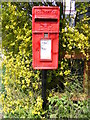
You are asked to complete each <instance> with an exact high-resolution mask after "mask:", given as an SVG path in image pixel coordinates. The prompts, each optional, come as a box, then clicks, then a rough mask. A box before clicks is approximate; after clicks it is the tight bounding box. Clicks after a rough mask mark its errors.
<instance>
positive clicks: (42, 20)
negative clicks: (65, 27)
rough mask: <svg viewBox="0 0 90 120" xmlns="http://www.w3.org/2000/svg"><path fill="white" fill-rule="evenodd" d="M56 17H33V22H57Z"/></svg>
mask: <svg viewBox="0 0 90 120" xmlns="http://www.w3.org/2000/svg"><path fill="white" fill-rule="evenodd" d="M57 21H58V19H56V18H53V19H50V18H35V22H57Z"/></svg>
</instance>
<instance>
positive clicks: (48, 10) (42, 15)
mask: <svg viewBox="0 0 90 120" xmlns="http://www.w3.org/2000/svg"><path fill="white" fill-rule="evenodd" d="M59 18H60V9H59V7H47V6H34V7H33V8H32V55H33V57H32V58H33V62H32V65H33V68H34V69H57V68H58V51H59Z"/></svg>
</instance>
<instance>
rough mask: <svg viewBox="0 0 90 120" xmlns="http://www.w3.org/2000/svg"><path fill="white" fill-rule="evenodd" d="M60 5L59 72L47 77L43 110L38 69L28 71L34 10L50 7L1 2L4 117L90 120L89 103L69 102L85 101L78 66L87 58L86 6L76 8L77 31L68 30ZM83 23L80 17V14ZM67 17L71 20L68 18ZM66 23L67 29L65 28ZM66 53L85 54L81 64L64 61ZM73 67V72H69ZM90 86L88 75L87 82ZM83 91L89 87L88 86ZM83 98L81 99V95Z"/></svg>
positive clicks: (72, 28) (73, 61) (89, 46)
mask: <svg viewBox="0 0 90 120" xmlns="http://www.w3.org/2000/svg"><path fill="white" fill-rule="evenodd" d="M56 4H57V6H60V7H61V9H60V13H61V15H63V17H61V16H60V26H61V27H60V38H59V41H60V44H59V46H60V50H59V56H60V58H59V65H58V66H59V67H58V69H57V70H53V71H51V70H48V73H47V76H48V77H47V100H48V101H47V106H46V110H43V109H42V103H43V101H42V98H41V88H42V87H41V82H42V81H41V78H42V74H41V71H40V70H37V71H36V70H33V68H32V7H33V6H35V5H36V6H37V5H41V6H42V5H45V6H48V5H49V6H51V5H53V6H54V4H53V3H50V2H49V3H48V2H47V3H41V2H40V3H38V2H35V3H33V2H32V3H23V2H22V3H19V2H17V3H15V2H12V3H10V2H8V3H7V2H4V3H2V39H3V41H2V46H3V53H4V55H5V58H4V61H3V64H2V67H3V77H2V78H3V80H2V91H1V96H0V99H1V102H2V109H3V113H4V117H5V118H17V117H18V118H60V117H62V118H65V117H66V118H89V117H90V115H89V110H88V100H78V102H77V101H76V102H74V101H72V99H73V97H77V98H78V97H79V96H80V95H81V94H83V93H84V94H83V96H82V97H83V98H86V96H87V89H86V90H85V91H84V90H83V86H82V79H83V76H82V73H83V72H82V71H83V68H82V70H81V74H78V73H79V72H78V71H79V68H78V65H79V66H80V65H81V67H82V64H83V62H86V68H87V70H88V67H87V61H88V59H89V54H88V51H89V48H90V44H89V38H90V33H89V24H88V21H89V19H90V18H89V17H88V16H86V14H84V13H86V11H87V9H86V8H87V7H89V4H88V3H77V5H78V6H79V7H77V8H76V11H77V17H76V21H78V22H76V26H75V27H69V23H68V21H67V19H65V17H64V14H63V7H62V4H61V3H59V2H57V3H56ZM81 14H82V15H83V17H82V18H79V17H80V15H81ZM68 17H69V16H68ZM66 23H67V29H66V28H65V26H66ZM64 53H68V54H72V53H83V55H84V56H85V58H86V59H85V60H84V59H83V60H79V62H76V60H72V59H69V60H68V59H65V58H63V57H62V55H63V54H64ZM72 67H73V68H75V69H72ZM87 81H88V78H87V74H86V82H87ZM86 88H87V86H86ZM80 93H81V94H80Z"/></svg>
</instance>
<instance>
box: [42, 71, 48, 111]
mask: <svg viewBox="0 0 90 120" xmlns="http://www.w3.org/2000/svg"><path fill="white" fill-rule="evenodd" d="M46 79H47V70H42V99H43V106H42V107H43V109H45V107H46Z"/></svg>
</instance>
